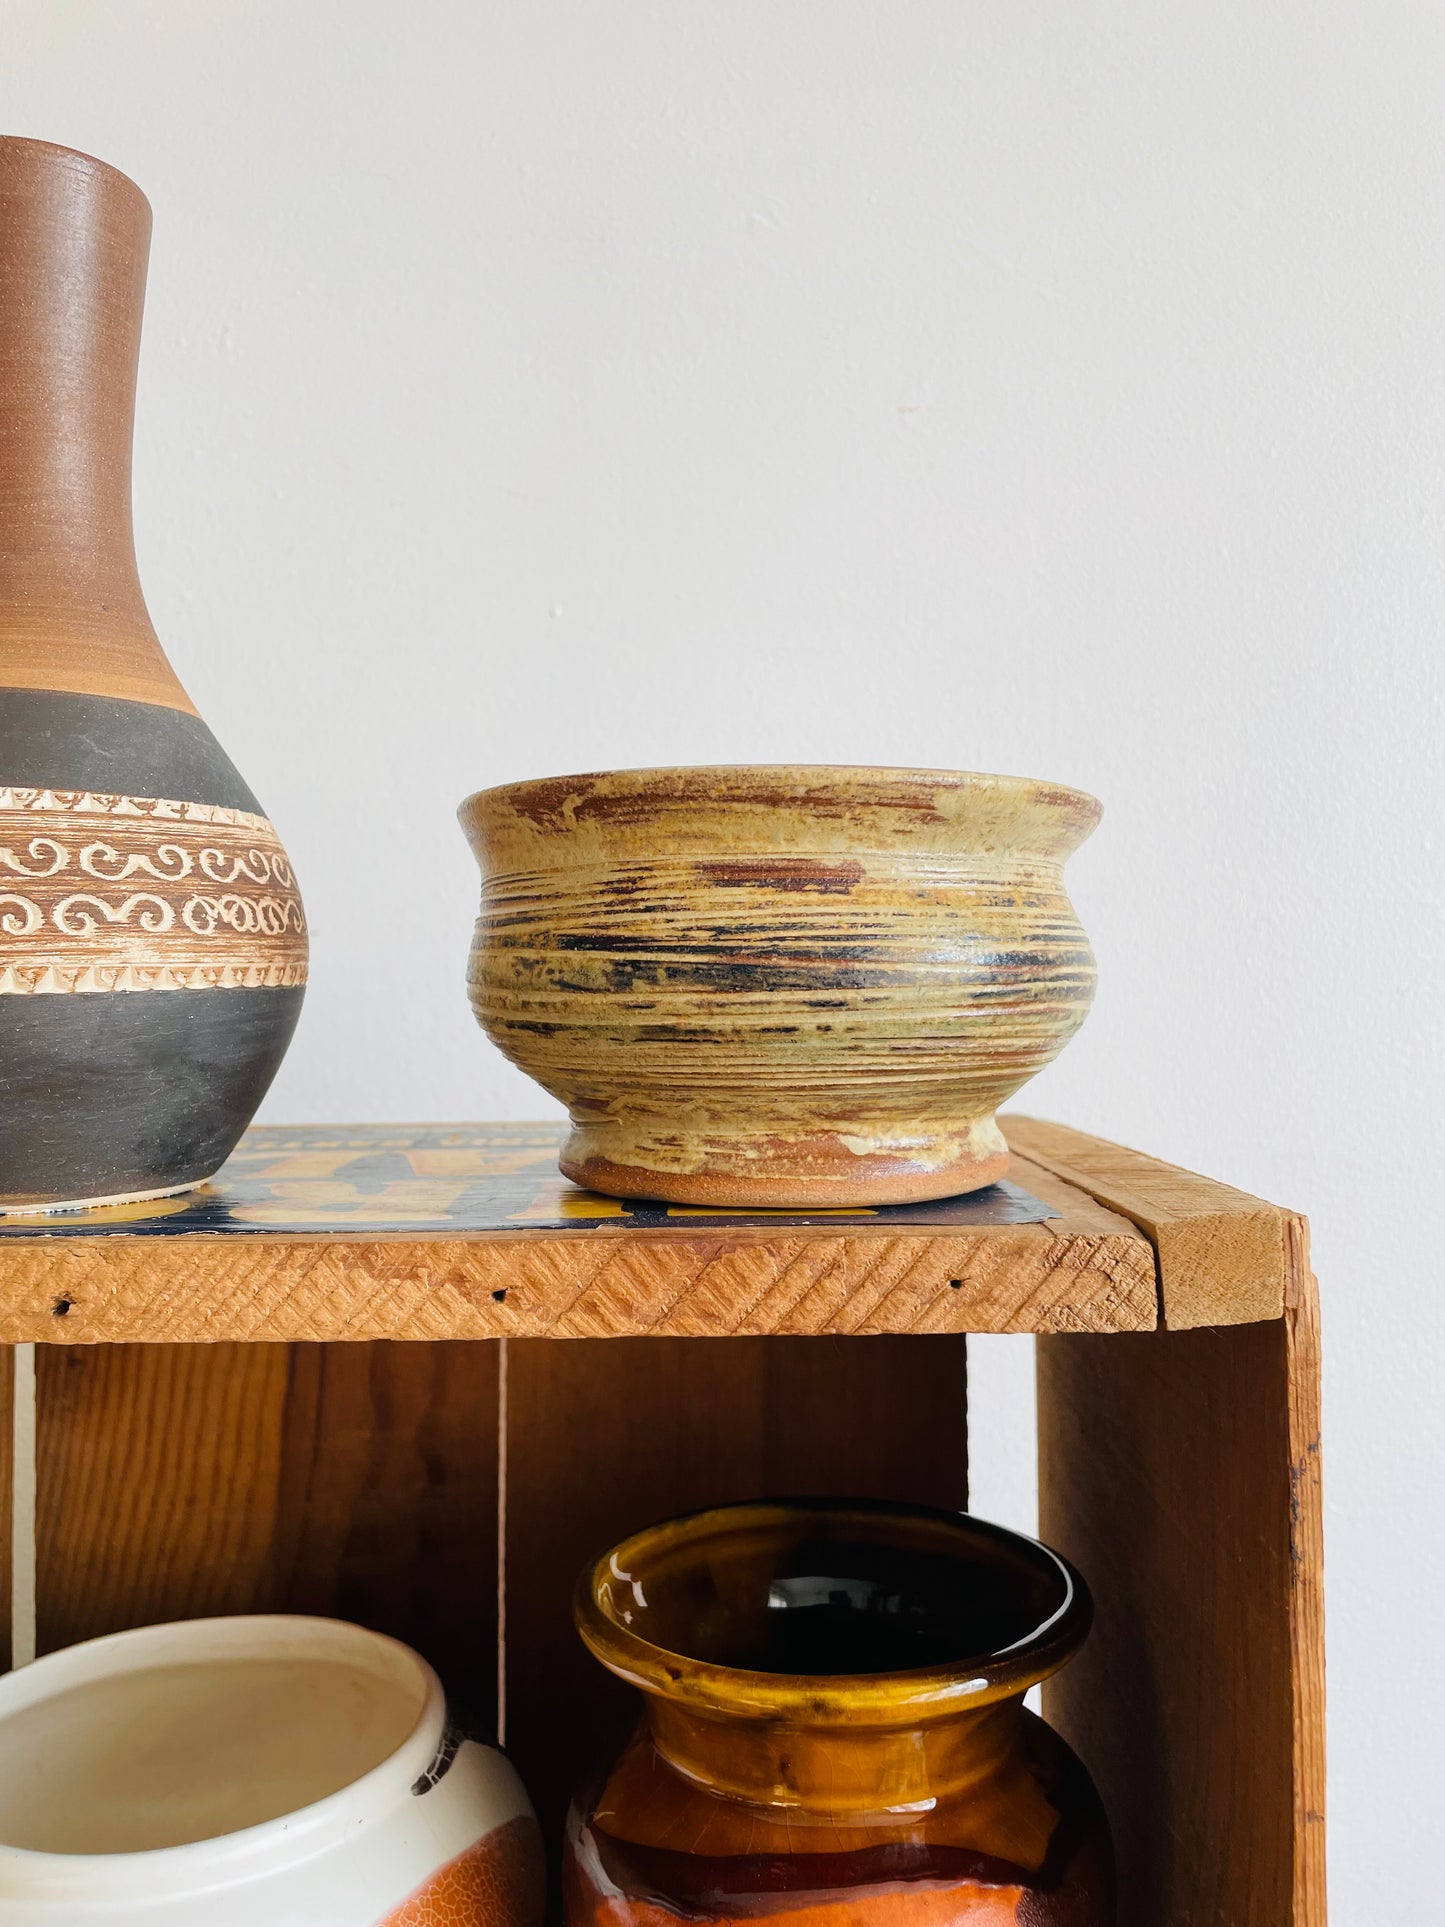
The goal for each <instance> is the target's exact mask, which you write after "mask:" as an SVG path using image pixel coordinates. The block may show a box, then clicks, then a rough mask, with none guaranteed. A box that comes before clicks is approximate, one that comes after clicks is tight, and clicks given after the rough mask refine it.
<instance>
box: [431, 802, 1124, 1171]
mask: <svg viewBox="0 0 1445 1927" xmlns="http://www.w3.org/2000/svg"><path fill="white" fill-rule="evenodd" d="M460 815H461V821H462V826H463V828H464V829H465V831H466V833H467V837H468V840H469V841H470V843H471V846H472V849H473V850H474V851H475V853H476V856H477V860H478V862H479V863H480V864H481V868H482V907H481V915H480V916H479V918H478V919H477V926H476V933H475V937H474V939H473V944H472V954H471V971H470V988H471V999H472V1006H473V1008H474V1009H475V1011H476V1013H477V1017H478V1020H479V1021H480V1023H481V1025H482V1028H483V1029H484V1030H485V1031H486V1033H487V1035H488V1036H489V1037H490V1038H491V1039H492V1041H493V1042H494V1043H495V1044H497V1045H498V1046H500V1048H501V1049H502V1050H503V1051H504V1052H505V1053H506V1054H507V1056H508V1057H510V1058H511V1059H512V1061H513V1062H514V1063H516V1064H518V1065H520V1067H521V1068H522V1069H523V1070H524V1071H526V1072H527V1073H528V1075H529V1076H531V1077H534V1078H535V1079H536V1080H537V1082H538V1083H539V1084H541V1085H543V1086H544V1087H545V1089H547V1090H549V1091H551V1092H552V1093H553V1094H554V1096H556V1097H559V1098H560V1099H561V1100H562V1101H563V1103H565V1104H566V1106H567V1108H568V1110H569V1112H570V1113H571V1117H572V1134H571V1136H570V1138H569V1139H568V1141H567V1144H566V1147H565V1149H564V1151H563V1154H562V1170H563V1171H564V1172H565V1174H566V1175H567V1176H568V1177H569V1178H572V1179H574V1180H575V1181H576V1182H577V1183H578V1184H582V1185H586V1186H588V1187H589V1188H590V1189H593V1190H597V1191H604V1192H611V1193H614V1194H616V1195H618V1196H622V1197H649V1198H663V1199H667V1200H670V1201H672V1202H675V1203H681V1204H700V1205H728V1206H738V1205H743V1206H747V1205H753V1206H781V1207H795V1208H796V1207H808V1206H821V1207H828V1206H834V1207H836V1206H844V1205H858V1204H898V1203H906V1202H909V1201H913V1200H918V1199H924V1198H939V1197H950V1196H952V1195H954V1194H955V1193H957V1192H961V1191H972V1190H976V1189H978V1188H979V1187H980V1186H981V1185H986V1184H991V1183H993V1182H994V1181H995V1179H997V1178H1000V1177H1002V1175H1003V1173H1004V1171H1005V1170H1006V1168H1007V1165H1008V1151H1007V1149H1006V1147H1005V1145H1004V1141H1003V1137H1002V1135H1001V1133H1000V1132H999V1129H998V1126H997V1124H996V1123H995V1122H994V1113H995V1111H996V1110H997V1108H998V1106H999V1105H1000V1104H1001V1103H1002V1102H1003V1101H1004V1099H1005V1098H1007V1097H1009V1096H1010V1095H1011V1094H1012V1093H1013V1092H1014V1091H1016V1090H1017V1089H1018V1088H1019V1086H1020V1085H1021V1084H1022V1083H1024V1081H1025V1080H1026V1079H1027V1078H1029V1077H1032V1076H1033V1074H1034V1072H1035V1071H1037V1070H1039V1069H1040V1068H1041V1067H1042V1066H1043V1065H1045V1064H1047V1063H1048V1062H1049V1060H1050V1059H1051V1058H1052V1057H1054V1056H1055V1055H1056V1054H1057V1053H1058V1052H1059V1051H1060V1050H1061V1049H1062V1048H1063V1046H1064V1044H1066V1043H1067V1042H1068V1040H1069V1038H1070V1037H1072V1036H1073V1034H1074V1032H1075V1031H1076V1030H1077V1029H1078V1027H1079V1025H1080V1024H1081V1023H1082V1022H1083V1020H1084V1016H1085V1014H1086V1012H1087V1011H1088V1008H1089V1004H1090V1001H1091V1000H1092V997H1093V992H1094V959H1093V955H1092V953H1091V952H1090V949H1089V945H1088V941H1087V939H1086V938H1085V936H1084V933H1083V931H1082V929H1081V928H1080V927H1079V922H1078V919H1077V918H1076V916H1075V915H1074V911H1073V907H1072V905H1071V904H1070V903H1069V900H1068V897H1067V896H1066V895H1065V894H1064V884H1063V865H1064V860H1065V858H1066V857H1067V856H1068V855H1069V854H1070V853H1071V851H1073V850H1075V849H1077V848H1078V846H1079V845H1080V844H1081V843H1082V842H1083V841H1084V839H1085V837H1087V836H1088V835H1089V833H1090V831H1091V830H1092V829H1093V828H1094V825H1095V824H1096V823H1097V822H1098V820H1099V815H1100V809H1099V805H1098V804H1097V803H1096V802H1095V801H1094V800H1093V798H1092V797H1089V796H1085V795H1082V794H1081V793H1080V792H1079V791H1077V790H1068V789H1060V788H1059V787H1058V786H1057V785H1055V784H1052V783H1038V782H1031V781H1028V780H1026V779H1023V778H1019V777H1009V776H973V775H967V774H961V773H958V772H954V771H946V770H895V769H828V768H791V767H788V768H781V767H780V768H736V769H653V770H618V771H610V772H607V773H604V774H600V775H591V776H559V777H553V778H547V779H543V780H541V781H538V782H531V783H512V784H508V785H507V786H505V787H504V788H501V789H491V790H482V791H480V792H479V793H478V794H477V795H475V796H472V797H469V798H468V800H467V801H466V802H465V803H464V804H463V805H462V808H461V812H460Z"/></svg>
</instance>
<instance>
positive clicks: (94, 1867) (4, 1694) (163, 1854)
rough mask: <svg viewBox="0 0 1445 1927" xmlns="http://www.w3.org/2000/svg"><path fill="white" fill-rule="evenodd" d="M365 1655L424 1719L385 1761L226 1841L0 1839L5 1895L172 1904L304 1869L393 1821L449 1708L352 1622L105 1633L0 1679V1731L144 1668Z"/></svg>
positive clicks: (431, 1676)
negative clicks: (89, 1845) (34, 1889)
mask: <svg viewBox="0 0 1445 1927" xmlns="http://www.w3.org/2000/svg"><path fill="white" fill-rule="evenodd" d="M337 1646H344V1647H345V1648H346V1649H348V1650H349V1651H350V1652H351V1653H353V1654H354V1655H356V1656H357V1657H358V1658H360V1657H361V1656H362V1655H364V1654H369V1655H370V1656H371V1657H372V1658H373V1659H374V1660H377V1661H379V1662H380V1663H381V1665H382V1666H384V1667H386V1668H389V1669H391V1670H392V1671H393V1672H394V1673H395V1674H396V1675H398V1676H399V1675H403V1674H404V1675H405V1676H406V1677H407V1678H408V1679H409V1680H410V1681H411V1682H413V1683H414V1684H415V1686H416V1689H417V1716H416V1719H415V1721H414V1722H413V1724H412V1727H411V1729H410V1731H409V1732H408V1733H407V1735H406V1736H405V1738H403V1739H402V1740H401V1741H400V1743H399V1744H398V1745H397V1746H395V1747H394V1748H393V1749H392V1751H391V1752H390V1753H389V1754H388V1755H387V1757H386V1758H385V1759H383V1760H381V1761H379V1762H378V1763H377V1764H376V1765H375V1766H373V1767H370V1768H368V1769H367V1770H366V1771H365V1772H362V1773H359V1774H358V1775H357V1776H356V1777H355V1778H354V1779H352V1780H349V1781H347V1782H346V1783H345V1784H344V1785H342V1786H340V1787H337V1788H336V1789H335V1790H334V1791H333V1792H331V1793H328V1794H324V1795H322V1796H321V1797H320V1798H319V1799H316V1800H313V1801H310V1802H309V1803H308V1804H306V1805H304V1806H301V1807H297V1808H294V1809H292V1810H290V1811H287V1812H284V1813H281V1814H278V1815H276V1816H275V1817H274V1818H272V1819H269V1820H261V1821H257V1822H255V1823H253V1824H252V1825H250V1826H245V1827H238V1828H236V1829H234V1830H233V1831H231V1832H229V1833H218V1834H213V1835H209V1836H207V1837H206V1838H204V1839H199V1840H186V1841H181V1842H178V1843H177V1844H175V1845H172V1846H161V1847H139V1848H135V1849H132V1850H116V1851H112V1852H99V1853H64V1852H55V1851H51V1850H46V1849H40V1848H34V1847H19V1846H12V1845H10V1844H9V1843H8V1842H6V1841H4V1840H0V1891H9V1890H10V1889H9V1887H8V1886H7V1885H6V1882H7V1881H13V1880H14V1879H16V1878H17V1877H18V1878H21V1879H25V1878H29V1879H32V1880H34V1879H37V1878H38V1879H40V1880H41V1881H43V1890H44V1893H45V1895H46V1898H47V1899H51V1898H54V1899H74V1900H81V1899H87V1900H89V1899H92V1898H96V1897H99V1898H105V1899H109V1898H118V1897H120V1896H122V1895H130V1896H139V1897H143V1898H154V1897H155V1896H156V1895H158V1894H164V1895H165V1896H166V1897H167V1898H170V1897H174V1896H181V1895H184V1894H186V1893H190V1892H194V1893H197V1894H199V1893H200V1892H203V1891H204V1890H205V1889H206V1888H208V1887H209V1886H210V1885H211V1884H213V1883H214V1882H215V1881H216V1880H217V1879H218V1878H233V1879H243V1878H245V1879H249V1878H253V1877H255V1876H256V1875H257V1874H259V1873H269V1872H275V1871H279V1870H280V1868H282V1867H284V1866H288V1865H291V1864H293V1863H294V1862H296V1861H298V1860H301V1859H305V1858H307V1857H309V1856H310V1855H313V1854H315V1853H317V1852H319V1851H321V1850H322V1849H323V1848H325V1847H328V1846H331V1845H334V1844H335V1843H336V1842H337V1841H339V1840H344V1839H347V1838H350V1837H352V1836H354V1835H355V1834H356V1832H357V1829H358V1826H360V1825H362V1824H365V1823H366V1822H367V1821H369V1820H371V1819H374V1818H377V1817H379V1816H380V1815H381V1814H382V1813H384V1812H387V1811H390V1810H391V1808H392V1807H393V1806H395V1804H396V1803H397V1802H398V1801H400V1800H401V1799H403V1798H405V1797H406V1796H407V1794H408V1793H409V1791H410V1790H411V1789H412V1787H413V1784H414V1783H415V1782H416V1781H418V1780H419V1779H420V1778H421V1777H422V1775H424V1774H425V1773H426V1772H427V1770H428V1768H429V1767H430V1766H431V1765H432V1763H433V1762H434V1760H435V1759H436V1757H437V1755H438V1752H439V1749H440V1748H441V1746H442V1742H443V1736H444V1733H445V1729H446V1698H445V1694H444V1692H443V1689H442V1685H441V1681H440V1680H439V1679H438V1678H437V1676H436V1674H435V1673H434V1672H433V1670H432V1668H431V1667H430V1666H429V1665H428V1664H427V1662H426V1661H425V1660H424V1659H423V1658H422V1657H421V1655H420V1653H417V1652H414V1651H413V1650H412V1648H411V1647H410V1646H407V1645H404V1644H403V1643H402V1641H400V1640H397V1639H392V1638H391V1637H390V1636H389V1635H388V1634H385V1633H376V1632H372V1631H370V1630H369V1629H368V1628H366V1627H363V1626H357V1625H354V1624H352V1623H351V1622H350V1621H347V1620H340V1619H327V1618H323V1617H320V1616H317V1615H312V1614H305V1613H246V1614H228V1615H220V1616H217V1617H216V1618H211V1619H183V1620H174V1621H170V1622H167V1623H165V1624H163V1625H156V1626H138V1627H133V1628H131V1629H129V1630H127V1631H125V1632H119V1633H106V1634H103V1635H102V1636H101V1637H99V1638H97V1639H87V1640H83V1641H81V1642H80V1643H79V1644H77V1645H75V1646H66V1647H62V1648H61V1649H60V1650H59V1651H57V1652H54V1653H47V1654H46V1655H45V1656H44V1657H43V1658H41V1659H37V1660H34V1661H32V1662H31V1664H30V1665H28V1666H23V1667H19V1668H17V1669H16V1670H15V1671H14V1672H11V1673H8V1674H6V1675H5V1676H4V1678H3V1679H0V1722H3V1721H4V1720H5V1719H7V1718H9V1717H10V1716H12V1715H13V1714H15V1713H18V1712H21V1711H23V1710H24V1709H26V1708H27V1707H30V1706H35V1705H41V1704H43V1703H44V1702H45V1701H46V1700H48V1699H51V1698H53V1697H55V1696H56V1695H57V1694H61V1693H66V1692H73V1691H76V1690H79V1689H81V1688H83V1687H84V1686H86V1685H91V1684H96V1683H99V1682H100V1681H103V1680H107V1679H112V1678H115V1677H117V1676H119V1675H121V1674H123V1673H126V1672H130V1671H137V1670H158V1671H165V1670H166V1669H167V1668H168V1667H171V1666H180V1665H185V1664H188V1663H194V1662H197V1661H205V1660H207V1659H225V1658H268V1657H278V1656H296V1655H305V1654H306V1653H307V1652H312V1653H317V1654H319V1653H320V1652H321V1650H322V1649H323V1648H326V1649H329V1650H330V1651H331V1652H333V1653H334V1651H335V1649H336V1648H337Z"/></svg>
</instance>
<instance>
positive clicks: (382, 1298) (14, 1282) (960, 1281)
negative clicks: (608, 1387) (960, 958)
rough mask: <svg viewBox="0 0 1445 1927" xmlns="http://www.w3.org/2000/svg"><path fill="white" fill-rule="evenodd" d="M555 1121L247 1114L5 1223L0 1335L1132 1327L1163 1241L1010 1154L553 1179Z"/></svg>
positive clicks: (1148, 1318)
mask: <svg viewBox="0 0 1445 1927" xmlns="http://www.w3.org/2000/svg"><path fill="white" fill-rule="evenodd" d="M559 1139H560V1131H559V1129H558V1128H557V1127H555V1126H551V1125H535V1124H533V1125H431V1126H405V1125H403V1126H386V1125H362V1126H345V1127H331V1126H310V1127H279V1126H275V1127H265V1126H263V1127H260V1128H258V1129H256V1130H253V1131H252V1132H251V1133H249V1134H248V1136H247V1138H246V1139H245V1140H244V1141H243V1144H242V1146H241V1148H240V1150H239V1151H238V1152H237V1153H236V1155H235V1157H234V1158H233V1159H232V1160H231V1162H230V1163H229V1164H228V1165H227V1166H226V1167H225V1169H224V1170H223V1172H222V1173H221V1175H220V1177H219V1178H218V1179H217V1180H216V1182H215V1184H214V1185H213V1186H208V1187H204V1188H203V1189H202V1190H201V1191H199V1192H196V1193H191V1194H187V1195H186V1196H183V1197H177V1198H173V1199H169V1200H163V1201H161V1204H160V1205H159V1206H158V1205H157V1204H156V1203H154V1202H152V1203H150V1204H145V1205H134V1206H119V1207H111V1208H109V1209H107V1210H103V1211H99V1212H93V1213H86V1214H75V1215H73V1216H69V1217H58V1216H51V1217H45V1218H36V1217H29V1218H26V1217H21V1216H14V1217H10V1218H6V1219H4V1220H0V1342H5V1341H9V1342H19V1341H22V1340H26V1339H33V1340H38V1341H39V1342H42V1343H55V1344H76V1343H87V1342H90V1343H93V1342H97V1341H109V1342H131V1341H139V1342H166V1343H171V1342H182V1341H191V1340H206V1341H211V1342H217V1341H222V1340H238V1339H268V1340H298V1339H321V1340H327V1339H374V1338H388V1337H390V1338H425V1339H431V1338H496V1337H519V1338H520V1337H543V1336H545V1337H583V1338H586V1337H614V1336H624V1335H643V1334H653V1335H659V1336H660V1335H664V1334H666V1335H670V1336H684V1337H694V1336H695V1337H707V1336H732V1335H741V1334H759V1335H761V1334H765V1333H771V1332H781V1333H793V1334H799V1335H817V1334H823V1333H835V1334H840V1335H841V1334H845V1333H846V1334H854V1333H869V1332H878V1333H883V1332H897V1333H907V1332H966V1331H1118V1330H1123V1331H1137V1330H1141V1329H1147V1328H1149V1327H1151V1326H1152V1325H1153V1324H1154V1322H1155V1317H1156V1290H1155V1278H1154V1253H1153V1249H1152V1247H1151V1246H1150V1244H1149V1241H1148V1239H1147V1238H1146V1237H1145V1236H1144V1235H1143V1234H1142V1233H1141V1232H1140V1231H1139V1230H1138V1228H1137V1227H1136V1226H1135V1225H1134V1224H1132V1223H1131V1222H1130V1221H1129V1220H1128V1219H1127V1218H1124V1217H1121V1216H1120V1215H1119V1214H1118V1213H1116V1212H1114V1211H1111V1210H1109V1209H1107V1208H1106V1207H1102V1206H1100V1205H1098V1204H1097V1203H1095V1201H1094V1200H1093V1199H1092V1198H1091V1197H1089V1196H1088V1194H1087V1193H1086V1192H1084V1191H1082V1190H1079V1189H1078V1188H1076V1187H1075V1186H1073V1185H1071V1184H1069V1183H1067V1182H1063V1181H1061V1180H1059V1179H1058V1178H1056V1177H1055V1176H1054V1175H1053V1174H1052V1173H1050V1172H1048V1171H1046V1170H1044V1169H1043V1168H1042V1167H1041V1166H1038V1165H1035V1164H1033V1163H1031V1162H1030V1161H1028V1160H1027V1159H1018V1160H1016V1162H1015V1165H1014V1168H1013V1173H1012V1176H1011V1178H1010V1180H1009V1182H1008V1183H1007V1184H1006V1185H999V1186H994V1187H991V1188H990V1189H989V1190H988V1191H986V1192H980V1193H978V1194H975V1195H973V1196H971V1197H965V1198H959V1199H949V1200H944V1201H943V1202H942V1203H939V1204H929V1205H903V1206H891V1207H883V1208H880V1209H877V1210H873V1211H867V1210H864V1211H846V1212H823V1213H815V1214H812V1215H806V1214H796V1213H790V1212H775V1213H759V1212H734V1213H729V1212H722V1211H718V1210H716V1209H711V1210H707V1211H695V1210H690V1209H683V1208H680V1207H675V1206H674V1207H668V1206H637V1205H631V1204H627V1203H623V1202H621V1201H619V1200H616V1199H606V1198H598V1197H596V1196H594V1195H593V1194H590V1193H586V1192H581V1191H579V1190H577V1189H576V1188H575V1187H573V1186H570V1185H567V1184H566V1183H565V1182H564V1181H563V1180H562V1179H561V1178H559V1177H558V1175H557V1173H556V1169H555V1159H556V1154H557V1148H558V1143H559Z"/></svg>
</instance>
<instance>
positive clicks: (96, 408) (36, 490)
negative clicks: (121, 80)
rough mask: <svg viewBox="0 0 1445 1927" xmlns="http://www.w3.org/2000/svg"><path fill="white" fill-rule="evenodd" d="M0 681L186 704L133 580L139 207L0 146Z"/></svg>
mask: <svg viewBox="0 0 1445 1927" xmlns="http://www.w3.org/2000/svg"><path fill="white" fill-rule="evenodd" d="M0 214H3V220H0V387H3V392H4V394H5V408H4V410H3V412H0V687H8V688H31V689H33V688H45V689H62V690H71V691H78V692H82V693H87V694H93V695H115V696H121V697H128V698H130V699H133V700H139V701H150V702H157V703H163V704H165V705H166V706H168V707H171V708H178V709H190V707H191V704H190V702H189V700H188V698H187V697H186V695H185V693H184V691H183V690H182V689H181V687H180V684H179V683H178V682H177V681H176V678H175V676H174V674H173V672H172V671H171V669H170V666H169V664H168V663H167V662H166V660H165V657H164V655H163V654H162V652H161V648H160V644H159V643H158V641H157V640H156V635H155V631H154V629H153V628H152V626H151V621H150V617H149V615H148V614H147V611H146V606H145V600H144V597H143V596H142V594H141V588H140V582H139V578H138V576H137V573H136V564H135V546H134V540H133V536H132V527H131V440H132V429H133V423H134V414H135V386H136V367H137V361H138V357H139V352H140V328H141V309H142V304H143V301H144V295H145V275H146V260H147V255H148V252H149V243H150V208H149V206H148V204H147V202H146V199H145V196H144V195H143V194H142V193H141V192H140V190H139V188H137V187H136V186H135V185H134V184H133V183H132V182H131V181H128V180H127V179H126V178H125V176H124V175H123V174H118V173H117V172H116V171H115V169H113V168H110V167H106V166H105V165H104V164H103V163H101V162H99V161H94V160H91V159H89V158H88V157H87V156H85V155H82V154H75V153H71V152H70V151H69V150H68V149H65V148H56V147H51V146H49V145H47V144H46V143H44V142H40V141H26V140H0Z"/></svg>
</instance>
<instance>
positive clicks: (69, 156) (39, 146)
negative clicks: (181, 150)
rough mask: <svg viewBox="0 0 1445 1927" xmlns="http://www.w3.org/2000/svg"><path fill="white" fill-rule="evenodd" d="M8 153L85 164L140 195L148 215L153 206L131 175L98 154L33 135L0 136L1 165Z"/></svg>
mask: <svg viewBox="0 0 1445 1927" xmlns="http://www.w3.org/2000/svg"><path fill="white" fill-rule="evenodd" d="M7 152H9V153H21V152H29V153H32V154H34V155H35V156H36V158H37V159H38V158H40V157H41V156H42V155H44V156H48V157H49V158H51V159H53V160H56V161H80V162H83V164H84V165H85V166H86V167H88V168H94V169H95V171H96V172H97V173H98V174H102V175H107V176H109V178H110V179H111V180H114V181H117V182H119V183H121V184H122V185H123V186H125V187H126V188H128V189H129V191H130V192H131V193H132V194H135V195H138V196H139V198H140V200H141V201H142V202H143V203H144V205H145V208H146V211H147V213H149V212H150V205H151V204H150V201H149V200H148V199H147V196H146V192H145V189H144V188H143V187H140V186H138V185H137V184H136V182H135V181H133V180H132V179H131V177H130V175H129V174H127V173H125V172H124V170H123V169H121V168H119V167H117V166H116V165H115V163H114V162H113V161H103V160H101V158H100V156H99V155H98V154H87V153H86V152H85V150H84V149H83V148H80V147H67V146H66V145H65V143H64V142H63V141H47V140H38V139H36V138H35V136H34V135H31V134H0V163H3V161H4V157H5V155H6V153H7Z"/></svg>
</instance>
